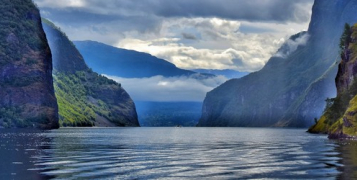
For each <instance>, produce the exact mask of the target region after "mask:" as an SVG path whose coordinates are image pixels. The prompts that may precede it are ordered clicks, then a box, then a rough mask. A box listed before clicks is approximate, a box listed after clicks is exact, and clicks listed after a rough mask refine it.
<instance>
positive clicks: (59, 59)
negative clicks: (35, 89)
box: [43, 20, 139, 127]
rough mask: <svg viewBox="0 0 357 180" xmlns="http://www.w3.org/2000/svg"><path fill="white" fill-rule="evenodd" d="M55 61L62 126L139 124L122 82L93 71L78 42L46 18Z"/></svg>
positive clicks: (54, 74) (55, 77) (133, 105)
mask: <svg viewBox="0 0 357 180" xmlns="http://www.w3.org/2000/svg"><path fill="white" fill-rule="evenodd" d="M43 26H44V30H45V32H46V35H47V39H48V42H49V45H50V47H51V51H52V55H53V64H54V71H53V77H54V87H55V91H56V97H57V100H58V105H59V118H60V125H61V126H99V127H108V126H139V122H138V117H137V113H136V109H135V104H134V102H133V101H132V99H131V98H130V96H129V94H128V93H127V92H126V91H125V90H124V89H123V88H122V87H121V85H120V84H118V83H116V82H115V81H113V80H110V79H108V78H106V77H104V76H101V75H99V74H97V73H95V72H93V71H92V70H91V69H90V68H88V66H87V65H86V63H85V61H84V59H83V57H82V55H81V54H80V53H79V51H78V50H77V49H76V47H75V45H74V44H73V43H72V42H71V41H70V40H69V39H68V38H67V36H66V35H65V34H64V33H63V32H61V31H60V29H59V28H58V27H56V26H55V25H54V24H53V23H51V22H49V21H48V20H43Z"/></svg>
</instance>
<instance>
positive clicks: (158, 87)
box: [34, 0, 313, 101]
mask: <svg viewBox="0 0 357 180" xmlns="http://www.w3.org/2000/svg"><path fill="white" fill-rule="evenodd" d="M34 1H35V3H36V4H37V5H38V6H39V7H40V10H41V14H42V16H44V17H46V18H48V19H49V20H51V21H53V22H54V23H55V24H56V25H57V26H59V27H60V28H61V29H62V30H63V31H64V32H65V33H66V34H67V35H68V37H69V38H70V39H71V40H94V41H99V42H102V43H105V44H109V45H113V46H116V47H120V48H126V49H132V50H137V51H141V52H147V53H150V54H152V55H154V56H157V57H159V58H163V59H165V60H168V61H170V62H172V63H174V64H175V65H176V66H178V67H180V68H184V69H198V68H202V69H234V70H239V71H242V72H253V71H257V70H259V69H261V68H262V67H263V66H264V65H265V63H266V62H267V60H268V59H269V58H270V57H271V56H273V55H275V56H281V57H284V56H286V55H287V53H289V52H290V51H294V50H295V49H296V47H297V46H298V45H299V44H304V43H305V42H306V40H307V38H308V35H306V36H304V37H302V38H300V39H298V40H296V41H291V42H290V41H287V42H286V43H287V45H288V46H289V48H288V50H289V52H279V53H276V52H277V50H278V48H279V47H280V46H281V45H282V43H284V42H285V41H286V40H287V39H288V38H289V37H290V36H291V35H293V34H296V33H298V32H301V31H303V30H307V28H308V24H309V21H310V16H311V8H312V4H313V0H56V1H54V0H34ZM107 77H109V78H112V79H114V80H116V81H118V82H120V83H121V84H122V85H123V87H124V88H125V89H126V90H127V91H128V92H129V94H130V95H131V96H132V98H133V99H134V100H140V101H203V99H204V97H205V95H206V93H207V92H208V91H210V90H212V89H213V88H215V87H217V86H218V85H220V84H222V83H224V82H225V81H226V80H227V79H226V78H225V77H222V76H218V77H214V78H209V79H203V80H202V79H201V80H198V79H195V78H190V77H174V78H167V77H162V76H155V77H150V78H142V79H125V78H121V77H113V76H107ZM143 84H145V88H142V85H143Z"/></svg>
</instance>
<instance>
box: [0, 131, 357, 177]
mask: <svg viewBox="0 0 357 180" xmlns="http://www.w3.org/2000/svg"><path fill="white" fill-rule="evenodd" d="M0 143H1V146H0V154H1V156H0V168H1V169H0V179H113V178H114V179H161V178H162V179H191V178H197V179H199V178H208V179H236V178H241V179H254V178H272V179H280V178H281V179H287V178H292V179H299V178H300V179H335V178H343V179H350V178H356V177H357V154H356V152H357V143H356V142H353V141H334V140H328V139H327V137H326V136H322V135H312V134H308V133H306V132H305V130H304V129H273V128H162V127H160V128H62V129H58V130H52V131H42V132H38V131H32V130H4V129H1V130H0Z"/></svg>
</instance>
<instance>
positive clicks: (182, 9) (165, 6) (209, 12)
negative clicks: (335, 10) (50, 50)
mask: <svg viewBox="0 0 357 180" xmlns="http://www.w3.org/2000/svg"><path fill="white" fill-rule="evenodd" d="M312 1H313V0H220V1H217V0H180V1H177V0H145V1H139V0H105V1H103V0H82V1H81V2H84V5H83V6H78V7H76V8H71V9H68V8H67V6H65V5H63V4H62V5H61V4H60V3H58V2H55V1H52V0H35V2H36V3H37V4H38V5H39V6H40V8H42V9H45V10H46V9H47V10H48V11H49V12H51V11H53V10H54V9H55V8H66V11H65V12H64V13H68V14H67V15H66V14H62V15H63V16H64V17H57V16H56V18H58V19H61V20H64V19H66V20H70V21H72V22H75V21H77V20H76V18H68V16H69V15H71V14H72V15H75V14H77V15H78V13H83V14H82V17H83V18H85V19H88V20H94V19H96V18H95V17H94V16H98V19H97V20H104V21H108V20H112V19H113V18H124V17H126V18H129V17H132V16H133V17H136V16H141V17H146V16H148V15H149V16H152V15H155V16H158V17H163V18H167V17H218V18H223V19H231V20H246V21H273V22H306V21H308V20H309V18H310V17H309V15H310V14H309V12H308V10H306V8H302V7H301V6H302V5H304V4H306V3H312ZM48 8H53V9H48ZM56 14H58V12H56ZM104 17H107V19H106V18H104ZM103 18H104V19H103Z"/></svg>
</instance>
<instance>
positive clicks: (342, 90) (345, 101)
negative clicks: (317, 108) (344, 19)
mask: <svg viewBox="0 0 357 180" xmlns="http://www.w3.org/2000/svg"><path fill="white" fill-rule="evenodd" d="M340 48H341V49H340V51H341V61H340V63H339V66H338V73H337V76H336V88H337V93H338V94H337V97H336V98H333V99H329V100H327V109H326V110H325V113H324V114H323V116H322V117H321V118H320V120H319V121H318V122H317V124H315V125H314V126H312V127H311V128H310V129H309V132H312V133H328V134H329V137H330V138H350V137H354V138H356V137H357V81H356V77H357V24H355V25H354V26H353V27H350V26H349V25H346V26H345V31H344V33H343V35H342V37H341V41H340Z"/></svg>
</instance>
